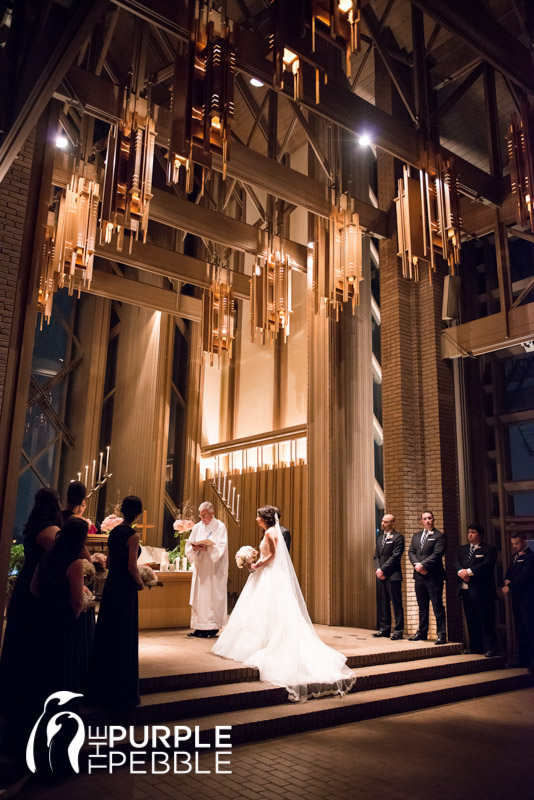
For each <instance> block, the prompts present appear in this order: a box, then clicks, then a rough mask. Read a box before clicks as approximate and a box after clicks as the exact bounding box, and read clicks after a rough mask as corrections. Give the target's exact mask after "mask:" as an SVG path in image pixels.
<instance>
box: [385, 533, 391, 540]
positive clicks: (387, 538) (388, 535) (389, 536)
mask: <svg viewBox="0 0 534 800" xmlns="http://www.w3.org/2000/svg"><path fill="white" fill-rule="evenodd" d="M390 539H393V534H392V533H386V542H388V541H390Z"/></svg>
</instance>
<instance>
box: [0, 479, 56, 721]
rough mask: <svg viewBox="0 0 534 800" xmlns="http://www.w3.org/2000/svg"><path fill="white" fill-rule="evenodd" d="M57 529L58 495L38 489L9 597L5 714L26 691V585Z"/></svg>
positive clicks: (0, 677)
mask: <svg viewBox="0 0 534 800" xmlns="http://www.w3.org/2000/svg"><path fill="white" fill-rule="evenodd" d="M60 526H61V509H60V505H59V495H58V493H57V492H56V491H54V489H39V491H38V492H37V494H36V495H35V505H34V506H33V508H32V510H31V512H30V516H29V517H28V521H27V523H26V527H25V528H24V532H23V534H22V542H23V545H24V566H23V567H22V569H21V571H20V573H19V574H18V575H17V580H16V582H15V586H14V589H13V594H12V596H11V602H10V604H9V611H8V615H7V625H6V632H5V635H4V645H3V648H2V658H1V661H0V708H1V710H2V712H3V713H5V714H9V713H10V712H12V711H14V712H15V713H16V706H17V704H18V699H19V697H20V694H21V693H22V694H24V692H25V691H26V687H27V680H26V673H27V672H28V671H29V669H30V661H31V657H30V653H31V648H32V642H33V636H34V632H35V628H36V618H35V615H36V605H37V601H36V598H35V597H34V595H32V593H31V592H30V585H31V582H32V579H33V576H34V573H35V570H36V568H37V566H38V564H39V562H40V561H41V558H42V557H43V556H44V554H45V553H46V551H47V550H50V548H51V547H52V545H53V544H54V542H55V540H56V535H57V534H58V533H59V529H60ZM13 704H15V708H13Z"/></svg>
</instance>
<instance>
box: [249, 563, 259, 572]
mask: <svg viewBox="0 0 534 800" xmlns="http://www.w3.org/2000/svg"><path fill="white" fill-rule="evenodd" d="M260 567H261V562H260V561H256V563H255V564H251V565H250V571H251V572H256V570H257V569H259V568H260Z"/></svg>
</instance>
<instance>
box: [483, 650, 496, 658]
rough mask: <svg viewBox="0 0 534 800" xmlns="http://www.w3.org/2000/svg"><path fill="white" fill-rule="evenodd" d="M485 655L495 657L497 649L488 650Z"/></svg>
mask: <svg viewBox="0 0 534 800" xmlns="http://www.w3.org/2000/svg"><path fill="white" fill-rule="evenodd" d="M484 655H485V656H486V658H495V656H496V655H497V653H496V652H495V650H486V652H485V653H484Z"/></svg>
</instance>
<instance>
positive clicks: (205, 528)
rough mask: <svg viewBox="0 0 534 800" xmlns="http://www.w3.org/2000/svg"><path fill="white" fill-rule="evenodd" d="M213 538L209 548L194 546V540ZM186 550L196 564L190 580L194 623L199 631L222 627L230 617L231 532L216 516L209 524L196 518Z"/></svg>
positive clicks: (190, 559) (192, 620)
mask: <svg viewBox="0 0 534 800" xmlns="http://www.w3.org/2000/svg"><path fill="white" fill-rule="evenodd" d="M203 539H211V540H212V541H214V542H215V544H214V545H212V546H211V547H209V546H208V548H207V549H206V550H201V551H197V550H193V548H192V546H191V545H192V544H193V542H199V541H202V540H203ZM185 554H186V556H187V558H188V559H189V561H190V562H191V564H192V565H193V578H192V581H191V596H190V598H189V605H190V606H191V627H192V628H193V630H198V631H214V630H219V628H222V627H223V626H224V625H226V621H227V619H228V610H227V583H228V533H227V531H226V526H225V525H224V523H223V522H220V521H219V520H218V519H216V518H215V517H213V519H212V520H211V522H210V523H209V524H208V525H204V523H203V522H197V524H196V525H195V526H194V528H193V530H192V531H191V534H190V536H189V539H188V540H187V542H186V543H185Z"/></svg>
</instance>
